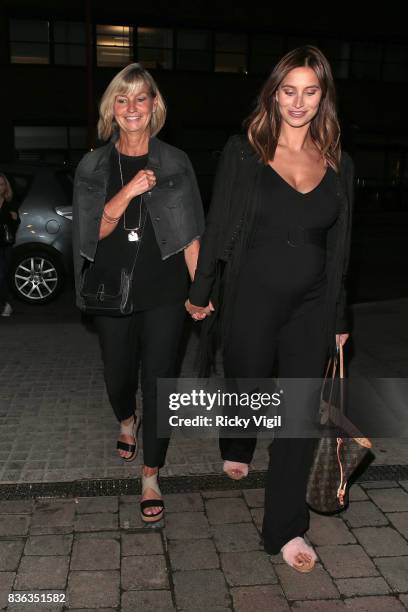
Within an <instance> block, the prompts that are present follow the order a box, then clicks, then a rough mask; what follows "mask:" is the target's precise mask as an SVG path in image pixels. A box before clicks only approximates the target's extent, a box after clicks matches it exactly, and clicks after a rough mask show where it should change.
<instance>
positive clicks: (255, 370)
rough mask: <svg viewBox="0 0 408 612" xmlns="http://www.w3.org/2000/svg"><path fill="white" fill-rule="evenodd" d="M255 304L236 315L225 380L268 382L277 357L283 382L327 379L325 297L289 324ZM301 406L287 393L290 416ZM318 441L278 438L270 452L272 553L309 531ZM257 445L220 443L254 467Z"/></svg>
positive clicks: (267, 530) (268, 544) (267, 520)
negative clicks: (310, 484)
mask: <svg viewBox="0 0 408 612" xmlns="http://www.w3.org/2000/svg"><path fill="white" fill-rule="evenodd" d="M254 302H256V298H254V297H253V298H252V308H251V304H248V305H246V307H245V304H242V306H244V308H243V309H242V310H241V308H239V309H238V311H235V313H234V316H233V319H232V326H231V332H230V335H229V341H228V343H227V345H226V348H225V351H224V370H225V376H226V377H227V378H229V377H231V378H232V377H241V378H268V377H270V376H271V374H272V368H273V364H274V362H275V359H276V358H277V361H278V373H279V377H280V378H320V377H322V376H323V372H324V366H325V362H326V356H327V342H326V334H325V329H324V328H325V326H324V320H325V303H324V300H323V298H319V299H316V300H315V301H314V302H313V301H312V302H310V303H308V304H306V305H305V308H301V309H298V310H297V311H296V312H294V313H293V315H292V316H291V317H290V318H288V317H287V316H286V319H285V320H283V316H282V317H281V316H278V317H274V316H273V313H271V311H270V309H267V305H266V304H262V303H260V304H259V303H258V304H254ZM239 306H241V304H240V305H239ZM249 313H250V314H249ZM281 314H282V313H281ZM271 315H272V316H271ZM289 389H290V387H289ZM301 402H302V399H301V398H299V397H293V396H292V397H291V394H290V392H289V394H288V395H287V394H285V406H286V410H287V411H288V412H289V411H290V410H291V406H294V407H295V409H296V410H297V411H298V410H302V405H301ZM308 409H309V407H308ZM303 416H306V415H303ZM309 416H310V418H313V415H312V414H310V415H307V418H308V417H309ZM307 418H306V420H307ZM316 442H317V440H315V439H310V438H279V437H277V438H276V439H274V440H273V442H272V443H271V445H270V447H269V455H270V460H269V466H268V472H267V476H266V486H265V514H264V521H263V538H264V545H265V550H266V551H267V552H268V553H270V554H276V553H278V552H279V551H280V549H281V548H282V546H283V545H284V544H285V543H286V542H288V541H289V540H291V539H292V538H294V537H296V536H302V535H303V534H304V533H305V531H307V530H308V528H309V511H308V507H307V505H306V501H305V497H306V485H307V479H308V475H309V471H310V466H311V462H312V459H313V451H314V448H315V444H316ZM255 445H256V438H220V450H221V455H222V457H223V459H224V460H225V459H228V460H230V461H241V462H244V463H250V461H251V459H252V456H253V453H254V450H255Z"/></svg>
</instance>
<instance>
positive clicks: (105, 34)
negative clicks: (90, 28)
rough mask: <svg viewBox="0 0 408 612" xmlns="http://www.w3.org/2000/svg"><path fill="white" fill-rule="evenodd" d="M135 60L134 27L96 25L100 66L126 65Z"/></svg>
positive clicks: (97, 53)
mask: <svg viewBox="0 0 408 612" xmlns="http://www.w3.org/2000/svg"><path fill="white" fill-rule="evenodd" d="M132 60H133V28H131V27H128V26H121V25H97V26H96V62H97V64H98V66H125V65H126V64H128V63H129V62H130V61H132Z"/></svg>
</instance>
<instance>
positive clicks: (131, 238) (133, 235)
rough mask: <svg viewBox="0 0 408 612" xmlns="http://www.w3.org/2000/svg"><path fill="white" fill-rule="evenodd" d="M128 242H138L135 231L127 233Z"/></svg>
mask: <svg viewBox="0 0 408 612" xmlns="http://www.w3.org/2000/svg"><path fill="white" fill-rule="evenodd" d="M128 240H129V242H137V241H138V240H139V234H138V233H137V231H136V230H132V231H131V232H129V233H128Z"/></svg>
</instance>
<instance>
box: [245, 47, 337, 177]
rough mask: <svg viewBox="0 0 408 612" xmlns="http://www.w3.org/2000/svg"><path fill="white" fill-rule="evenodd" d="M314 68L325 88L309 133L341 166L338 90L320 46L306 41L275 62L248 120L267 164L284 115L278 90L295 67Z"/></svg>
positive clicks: (249, 132)
mask: <svg viewBox="0 0 408 612" xmlns="http://www.w3.org/2000/svg"><path fill="white" fill-rule="evenodd" d="M304 66H308V67H310V68H312V69H313V70H314V71H315V73H316V76H317V78H318V80H319V83H320V86H321V88H322V97H321V100H320V105H319V110H318V112H317V114H316V116H315V117H314V118H313V120H312V122H311V125H310V135H311V137H312V140H313V142H314V144H315V145H316V147H317V149H318V150H319V151H320V153H321V155H322V157H324V158H325V160H326V161H327V163H328V165H329V166H331V167H332V168H333V169H334V170H336V171H338V170H339V167H340V157H341V148H340V125H339V122H338V119H337V112H336V90H335V86H334V79H333V75H332V71H331V68H330V64H329V62H328V61H327V59H326V57H325V56H324V55H323V53H322V52H321V51H320V49H318V48H317V47H313V46H311V45H306V46H304V47H298V48H297V49H293V50H292V51H289V53H287V54H286V55H285V56H284V57H282V59H281V60H280V61H279V62H278V63H277V64H276V66H275V68H274V69H273V70H272V72H271V74H270V76H269V77H268V79H267V81H266V83H265V85H264V86H263V88H262V90H261V92H260V94H259V97H258V102H257V105H256V108H255V110H254V111H253V112H252V114H251V115H250V116H249V117H248V119H247V120H246V122H245V126H246V128H247V135H248V140H249V142H250V143H251V145H252V147H253V148H254V149H255V151H256V152H257V154H258V155H259V157H260V158H261V159H262V161H263V162H264V163H265V164H266V163H268V162H269V160H272V159H273V158H274V155H275V151H276V147H277V144H278V139H279V134H280V129H281V117H280V112H279V107H278V102H277V100H276V95H275V94H276V91H277V89H278V87H279V85H280V84H281V83H282V81H283V79H284V78H285V77H286V75H287V74H288V73H289V72H290V71H291V70H293V69H294V68H300V67H304Z"/></svg>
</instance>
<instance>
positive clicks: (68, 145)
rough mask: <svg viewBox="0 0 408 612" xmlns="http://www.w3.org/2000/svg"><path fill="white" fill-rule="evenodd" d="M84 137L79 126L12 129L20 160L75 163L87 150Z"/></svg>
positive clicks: (83, 130) (19, 127)
mask: <svg viewBox="0 0 408 612" xmlns="http://www.w3.org/2000/svg"><path fill="white" fill-rule="evenodd" d="M86 136H87V130H86V128H85V127H80V126H66V125H57V126H52V125H51V126H50V125H43V126H37V125H36V126H32V125H22V126H21V125H20V126H15V127H14V148H15V150H16V152H17V157H18V159H22V160H30V161H31V160H39V159H41V160H46V161H52V162H64V161H67V160H70V161H76V160H79V158H80V157H82V155H83V154H84V152H85V151H86V149H87V146H86Z"/></svg>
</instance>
